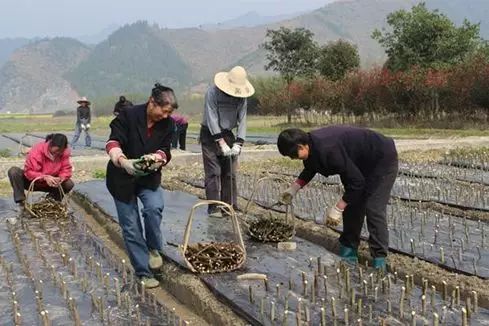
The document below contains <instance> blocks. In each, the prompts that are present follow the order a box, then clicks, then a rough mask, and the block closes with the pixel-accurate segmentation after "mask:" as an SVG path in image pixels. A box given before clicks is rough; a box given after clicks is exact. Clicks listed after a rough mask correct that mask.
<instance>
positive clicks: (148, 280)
mask: <svg viewBox="0 0 489 326" xmlns="http://www.w3.org/2000/svg"><path fill="white" fill-rule="evenodd" d="M141 282H143V283H144V287H145V288H147V289H153V288H157V287H158V286H160V282H158V280H157V279H155V278H154V277H147V276H143V277H141Z"/></svg>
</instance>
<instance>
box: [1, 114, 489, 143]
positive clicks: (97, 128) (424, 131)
mask: <svg viewBox="0 0 489 326" xmlns="http://www.w3.org/2000/svg"><path fill="white" fill-rule="evenodd" d="M74 119H75V118H74V117H73V116H67V117H55V118H53V117H52V116H51V115H47V114H45V115H33V116H29V115H26V114H18V115H17V114H9V115H6V114H0V133H24V132H27V131H29V132H36V131H37V132H54V131H67V130H73V129H74V123H75V121H74ZM112 119H113V117H112V116H103V117H94V118H93V120H92V124H91V125H92V129H91V130H92V132H93V133H94V134H100V135H106V134H107V132H108V130H109V123H110V121H112ZM201 120H202V116H201V115H196V116H193V117H191V119H190V122H189V132H198V131H199V129H200V123H201ZM320 126H322V125H315V126H312V125H308V124H303V123H298V124H292V125H291V124H287V123H286V118H285V116H248V119H247V133H248V134H262V135H277V134H278V133H280V131H282V130H284V129H287V128H291V127H295V128H302V129H304V130H312V129H315V128H318V127H320ZM373 129H374V130H377V131H379V132H381V133H383V134H385V135H388V136H391V137H395V138H398V139H402V138H418V139H423V138H447V137H468V136H489V130H487V129H476V128H468V129H430V128H413V127H406V128H373Z"/></svg>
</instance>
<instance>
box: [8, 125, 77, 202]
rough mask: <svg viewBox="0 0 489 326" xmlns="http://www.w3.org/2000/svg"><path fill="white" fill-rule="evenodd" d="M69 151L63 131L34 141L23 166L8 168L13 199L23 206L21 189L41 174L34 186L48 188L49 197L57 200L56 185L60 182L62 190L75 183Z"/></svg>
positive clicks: (59, 195)
mask: <svg viewBox="0 0 489 326" xmlns="http://www.w3.org/2000/svg"><path fill="white" fill-rule="evenodd" d="M70 154H71V152H70V149H69V148H68V139H67V138H66V136H65V135H63V134H50V135H48V136H47V137H46V140H45V141H44V142H42V143H38V144H36V145H34V146H33V147H32V148H31V150H30V151H29V153H28V154H27V158H26V160H25V164H24V170H22V169H21V168H19V167H16V166H14V167H11V168H10V169H9V170H8V177H9V179H10V184H11V185H12V188H13V190H14V200H15V202H16V203H17V204H19V206H22V207H23V206H24V201H25V193H24V190H25V189H28V188H29V185H30V184H31V182H32V180H34V179H36V178H38V177H41V178H40V179H38V180H37V181H36V183H35V185H34V190H35V191H43V192H47V193H48V196H49V197H51V198H53V199H55V200H58V201H60V200H61V199H62V197H61V194H60V193H59V190H58V186H59V185H61V187H62V188H63V190H64V192H65V193H68V192H70V190H71V189H72V188H73V186H74V183H73V181H71V179H70V178H71V172H72V166H71V163H70Z"/></svg>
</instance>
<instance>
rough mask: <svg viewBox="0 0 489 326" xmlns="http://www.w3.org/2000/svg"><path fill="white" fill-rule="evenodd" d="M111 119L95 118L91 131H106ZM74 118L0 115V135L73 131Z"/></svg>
mask: <svg viewBox="0 0 489 326" xmlns="http://www.w3.org/2000/svg"><path fill="white" fill-rule="evenodd" d="M111 120H112V117H96V118H94V119H93V120H92V123H91V126H92V130H98V129H108V125H109V123H110V121H111ZM74 128H75V117H55V118H53V117H52V116H50V115H34V116H27V115H19V116H17V115H12V114H10V115H8V116H7V115H0V132H1V133H24V132H27V131H29V132H36V131H46V132H54V131H66V130H74Z"/></svg>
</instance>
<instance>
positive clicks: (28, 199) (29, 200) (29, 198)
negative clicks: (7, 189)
mask: <svg viewBox="0 0 489 326" xmlns="http://www.w3.org/2000/svg"><path fill="white" fill-rule="evenodd" d="M44 177H45V176H44V175H42V176H40V177H37V178H35V179H34V180H32V181H31V183H30V184H29V188H28V189H27V195H26V200H25V202H26V205H27V206H28V207H29V208H32V193H33V192H34V186H35V184H36V182H37V181H39V180H43V179H44ZM58 191H59V194H60V195H61V198H62V203H64V202H65V198H66V196H65V192H64V190H63V187H62V186H61V184H59V185H58Z"/></svg>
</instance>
